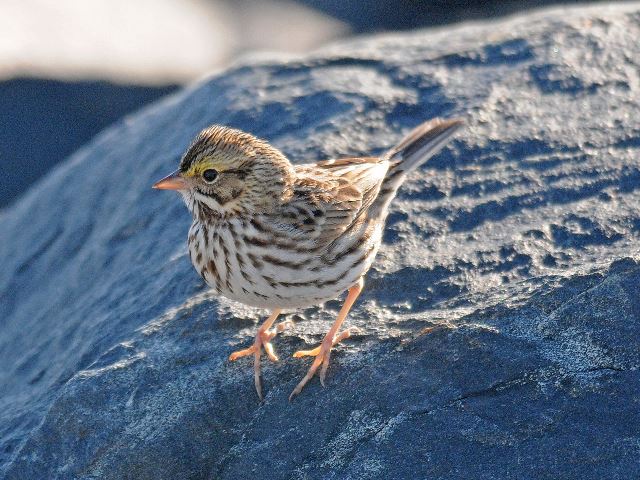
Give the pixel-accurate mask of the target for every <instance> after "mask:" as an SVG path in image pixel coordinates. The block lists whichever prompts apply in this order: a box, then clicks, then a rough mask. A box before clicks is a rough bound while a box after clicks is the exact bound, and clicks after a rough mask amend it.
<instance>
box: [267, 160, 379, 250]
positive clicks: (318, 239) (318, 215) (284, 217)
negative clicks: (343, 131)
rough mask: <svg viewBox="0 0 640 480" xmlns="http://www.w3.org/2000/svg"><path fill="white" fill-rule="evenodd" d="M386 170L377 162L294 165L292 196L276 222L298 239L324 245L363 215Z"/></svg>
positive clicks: (339, 161) (375, 193)
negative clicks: (294, 178) (295, 175)
mask: <svg viewBox="0 0 640 480" xmlns="http://www.w3.org/2000/svg"><path fill="white" fill-rule="evenodd" d="M388 168H389V164H388V162H387V161H386V160H380V159H379V158H344V159H339V160H327V161H323V162H318V163H315V164H307V165H297V166H296V167H295V169H296V174H297V180H296V182H295V185H294V191H293V195H292V197H291V199H290V201H289V202H287V203H286V204H285V205H283V206H282V209H281V210H280V211H279V215H278V216H279V218H280V222H282V224H283V227H284V228H287V230H289V232H290V233H291V234H293V235H294V236H297V237H299V238H300V239H304V240H307V241H309V240H312V241H314V242H315V243H316V245H317V244H318V243H320V244H325V245H328V244H329V243H331V242H332V241H334V240H335V239H336V238H338V237H339V236H340V235H341V234H342V233H344V232H345V231H346V230H347V229H348V228H349V227H350V226H351V225H352V224H353V223H354V222H357V221H358V219H359V218H362V217H361V214H363V213H366V210H367V208H368V207H369V206H370V205H371V203H372V202H373V201H374V200H375V198H376V196H377V195H378V192H379V190H380V185H381V183H382V180H383V179H384V176H385V174H386V172H387V170H388Z"/></svg>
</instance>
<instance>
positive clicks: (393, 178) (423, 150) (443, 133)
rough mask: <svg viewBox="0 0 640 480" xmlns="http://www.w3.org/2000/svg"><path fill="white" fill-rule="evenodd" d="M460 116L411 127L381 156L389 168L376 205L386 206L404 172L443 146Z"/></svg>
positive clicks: (421, 162)
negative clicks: (406, 133)
mask: <svg viewBox="0 0 640 480" xmlns="http://www.w3.org/2000/svg"><path fill="white" fill-rule="evenodd" d="M463 123H464V122H463V121H462V120H461V119H459V118H454V119H451V120H445V119H442V118H434V119H433V120H429V121H428V122H425V123H423V124H421V125H418V126H417V127H416V128H414V129H413V130H412V131H411V132H410V133H409V135H407V136H406V137H404V138H403V139H402V141H401V142H400V143H399V144H398V145H396V146H395V147H393V148H392V149H391V150H389V151H388V152H387V153H386V154H385V155H384V156H383V157H382V158H383V159H385V160H388V161H389V162H390V164H391V165H390V167H389V170H388V171H387V175H386V176H385V179H384V180H383V181H382V185H381V186H380V192H379V193H378V197H377V198H376V204H377V207H378V208H380V209H381V210H385V209H386V206H387V205H388V203H389V202H390V201H391V199H392V198H393V197H394V196H395V195H396V192H397V191H398V188H399V187H400V185H402V182H404V179H405V178H406V176H407V174H408V173H410V172H411V171H413V170H415V169H416V168H418V167H419V166H420V165H422V164H423V163H424V162H426V161H427V160H428V159H429V158H431V157H432V156H433V155H435V154H436V153H438V152H439V151H440V150H441V149H442V147H444V146H445V145H446V144H447V143H448V142H449V140H451V138H452V137H453V135H454V134H455V133H456V132H457V131H458V129H459V128H460V127H462V125H463Z"/></svg>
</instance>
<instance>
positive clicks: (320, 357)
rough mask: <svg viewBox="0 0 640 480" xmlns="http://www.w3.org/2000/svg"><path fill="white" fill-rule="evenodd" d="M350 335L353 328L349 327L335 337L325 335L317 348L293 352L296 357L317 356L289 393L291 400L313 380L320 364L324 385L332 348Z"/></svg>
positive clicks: (322, 383)
mask: <svg viewBox="0 0 640 480" xmlns="http://www.w3.org/2000/svg"><path fill="white" fill-rule="evenodd" d="M350 336H351V330H349V329H347V330H345V331H343V332H342V333H340V334H339V335H336V336H335V337H334V338H330V337H329V335H327V336H326V337H324V340H322V343H321V344H320V345H319V346H317V347H316V348H313V349H311V350H298V351H297V352H295V353H294V354H293V356H294V357H295V358H301V357H316V358H315V359H314V360H313V363H312V364H311V367H309V371H307V374H306V375H305V376H304V378H303V379H302V380H300V383H298V385H297V386H296V388H295V389H294V390H293V392H291V395H289V401H291V400H292V399H293V397H295V396H296V395H298V394H299V393H300V392H301V391H302V389H303V388H304V386H305V385H306V384H307V382H308V381H309V380H311V379H312V378H313V376H314V375H315V374H316V371H317V370H318V368H319V367H320V365H322V368H321V369H320V384H321V385H322V386H323V387H324V379H325V377H326V375H327V368H329V360H330V358H331V348H333V346H334V345H336V344H337V343H340V342H341V341H342V340H344V339H346V338H349V337H350Z"/></svg>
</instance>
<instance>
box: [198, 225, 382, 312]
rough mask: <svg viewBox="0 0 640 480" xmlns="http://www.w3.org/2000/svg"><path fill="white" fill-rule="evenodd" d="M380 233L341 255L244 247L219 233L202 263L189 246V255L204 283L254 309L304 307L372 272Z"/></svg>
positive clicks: (378, 230) (333, 295) (229, 235)
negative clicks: (368, 271) (306, 253)
mask: <svg viewBox="0 0 640 480" xmlns="http://www.w3.org/2000/svg"><path fill="white" fill-rule="evenodd" d="M381 234H382V228H381V226H380V227H375V228H374V232H373V234H370V235H368V236H367V238H366V240H363V241H362V242H361V243H360V244H357V248H350V249H348V250H347V251H343V252H342V253H343V254H342V255H328V254H327V252H322V251H320V252H313V253H309V254H308V255H306V256H305V255H303V254H300V253H299V252H298V253H295V254H294V253H291V252H286V251H283V250H281V249H280V250H279V249H277V248H274V247H271V246H264V247H263V248H260V249H257V248H251V247H250V246H249V247H247V245H244V244H242V243H241V242H238V241H237V239H236V238H234V235H233V233H231V232H225V231H219V232H218V238H210V239H209V241H208V242H207V243H208V245H209V247H213V248H209V249H207V251H206V252H207V254H206V255H204V256H203V257H202V258H201V259H200V261H198V255H197V253H196V252H195V251H193V250H194V249H193V247H194V246H195V242H192V241H190V255H191V259H192V262H193V264H194V267H195V268H196V270H197V271H198V272H199V273H200V275H201V276H202V277H203V278H204V280H205V281H206V282H207V284H208V285H209V286H210V287H211V288H213V289H214V290H215V291H216V292H218V293H219V294H221V295H223V296H225V297H227V298H229V299H231V300H234V301H237V302H239V303H242V304H245V305H249V306H253V307H258V308H268V309H274V308H283V309H291V308H302V307H308V306H311V305H317V304H320V303H324V302H326V301H328V300H331V299H334V298H336V297H337V296H339V295H340V294H341V293H342V292H344V291H345V290H347V289H348V288H350V287H351V286H353V285H354V284H355V283H356V282H357V280H358V279H359V278H360V277H361V276H363V275H364V274H365V273H366V272H367V270H369V268H370V267H371V264H372V263H373V260H374V258H375V255H376V253H377V250H378V248H379V246H380V241H381V236H382V235H381ZM214 237H215V236H214ZM344 241H345V242H346V244H348V243H349V242H348V239H345V240H344ZM201 243H202V242H201Z"/></svg>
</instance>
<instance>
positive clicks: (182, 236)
mask: <svg viewBox="0 0 640 480" xmlns="http://www.w3.org/2000/svg"><path fill="white" fill-rule="evenodd" d="M637 8H640V7H638V6H637V5H633V4H626V5H624V6H615V5H614V6H610V7H606V8H605V7H599V8H595V9H594V8H591V9H584V8H581V9H575V10H564V11H558V10H554V11H547V12H542V13H538V14H535V15H532V16H527V17H518V18H514V19H510V20H507V21H504V22H500V23H493V24H484V25H476V26H470V25H464V26H461V27H457V28H451V29H444V30H440V31H437V32H432V33H411V34H406V35H402V36H392V37H374V38H369V39H363V40H359V41H357V42H353V43H347V44H341V45H336V46H333V47H331V48H329V49H325V50H323V51H319V52H317V53H316V54H315V55H314V56H312V57H306V58H303V59H296V60H290V61H286V62H280V61H274V62H272V63H259V64H251V65H246V66H241V67H237V68H234V69H232V70H230V71H227V72H226V73H223V74H221V75H219V76H217V77H213V78H210V79H208V80H206V81H203V82H202V83H200V84H198V85H194V86H193V87H191V88H189V89H187V90H184V91H182V92H181V93H179V94H177V95H175V96H173V97H170V98H169V99H167V100H165V101H163V102H161V103H160V104H157V105H156V106H154V107H152V108H150V109H147V110H145V111H143V112H141V113H139V114H138V115H135V116H132V117H130V118H128V119H126V120H125V121H123V122H121V123H119V124H117V125H115V126H114V127H113V128H111V129H109V130H107V131H105V132H104V133H103V134H101V135H100V136H98V137H97V138H96V139H95V140H94V141H92V142H91V143H90V144H88V145H86V146H85V147H84V148H83V149H81V150H80V151H78V152H77V153H76V154H75V155H73V156H72V157H71V158H70V159H69V160H68V161H67V162H66V163H64V164H63V165H62V166H60V167H59V168H57V169H55V170H54V171H53V173H51V174H49V175H48V176H47V178H46V179H45V180H44V181H42V182H41V183H39V184H38V185H36V187H35V188H33V189H32V190H31V191H30V192H29V193H28V194H27V195H26V196H25V197H24V198H23V199H22V200H21V201H20V202H18V203H17V204H16V205H15V206H13V207H12V208H11V209H10V210H8V211H7V212H6V213H5V214H4V215H3V216H2V217H1V218H0V220H1V221H2V229H0V264H1V265H2V267H3V268H2V269H0V302H1V303H0V304H1V306H2V309H1V311H0V365H2V368H1V369H0V382H1V383H0V385H1V388H0V462H1V464H2V467H1V468H2V469H1V470H0V472H1V475H2V476H3V477H4V478H7V479H25V478H34V479H35V478H65V479H66V478H100V479H112V478H113V479H121V478H136V479H141V478H144V479H146V478H153V479H160V478H167V479H174V478H216V479H235V478H246V477H254V478H274V479H289V478H300V479H303V478H313V479H315V478H336V479H338V478H358V479H359V478H363V479H364V478H373V479H378V478H379V479H388V478H434V479H435V478H441V479H445V478H446V479H452V478H456V479H458V478H459V479H469V478H474V479H504V478H519V479H521V478H536V479H557V478H572V479H573V478H575V479H602V478H607V479H627V478H633V477H636V476H639V475H640V467H639V464H638V455H639V453H640V452H639V447H638V445H640V403H639V402H640V400H639V398H640V396H639V395H638V393H639V392H640V375H639V372H638V364H639V363H640V362H639V358H640V343H639V341H638V338H640V299H639V296H638V281H639V280H640V264H639V263H638V261H637V258H638V249H637V244H638V237H639V230H640V160H639V152H638V149H639V148H640V127H639V123H638V118H640V107H638V93H639V89H640V81H639V80H638V71H639V69H640V44H639V43H638V41H637V39H638V38H639V36H640V13H638V11H636V9H637ZM435 116H446V117H452V116H463V117H465V118H466V119H467V122H468V124H467V127H466V129H465V130H464V131H463V132H462V133H461V134H460V135H459V136H458V137H457V139H456V140H455V141H454V142H452V143H451V145H450V147H449V148H447V149H445V150H444V151H443V152H442V153H441V154H439V155H438V156H437V157H435V158H433V159H432V160H431V161H429V162H428V163H427V164H426V165H425V166H424V167H423V168H422V169H421V170H420V171H419V172H417V173H416V174H414V175H413V176H412V177H411V178H410V179H409V181H408V182H407V183H406V185H405V188H404V189H403V190H402V191H401V193H400V196H399V198H398V199H397V201H395V202H394V203H393V205H392V212H391V215H390V217H389V222H388V227H387V230H386V234H385V244H384V247H383V248H382V250H381V252H380V254H379V258H378V261H377V263H376V265H375V267H374V268H373V269H372V270H371V271H370V273H369V275H368V276H367V280H366V282H367V288H366V290H365V292H364V293H363V295H362V297H361V299H360V300H359V302H358V304H357V306H356V308H355V309H354V311H353V314H352V315H351V317H350V319H349V321H348V324H349V325H351V326H356V327H358V328H359V333H358V334H356V335H354V337H352V339H350V340H348V341H347V342H345V343H344V344H343V345H341V346H340V347H338V348H337V349H336V352H335V353H334V355H333V356H332V365H331V368H330V370H329V377H328V386H327V388H324V389H323V388H321V387H320V385H319V384H318V382H317V380H314V381H313V382H311V384H310V385H309V386H308V387H307V388H306V389H305V390H304V391H303V393H302V395H300V396H299V397H297V398H296V399H295V401H294V402H293V403H289V402H288V401H287V397H288V394H289V392H290V391H291V390H292V389H293V387H294V386H295V384H296V382H297V381H298V380H299V378H300V377H301V376H302V375H303V374H304V372H305V371H306V369H307V367H308V360H307V361H300V360H294V359H292V358H291V353H292V352H294V351H295V350H297V349H300V348H304V347H309V346H311V345H313V344H315V343H317V342H318V341H319V340H320V339H321V337H322V335H323V334H324V332H326V330H327V329H328V328H329V325H330V322H331V320H332V318H333V316H334V315H335V314H336V312H337V310H338V308H339V305H340V303H339V301H334V302H329V303H328V304H326V305H325V307H324V308H312V309H309V310H306V311H300V312H295V313H291V314H288V315H287V316H285V317H284V318H285V319H289V320H292V321H293V322H295V327H294V328H292V329H289V330H287V331H286V332H284V333H283V334H281V335H280V336H278V338H277V339H276V340H275V345H276V349H277V351H278V353H279V354H280V356H281V361H280V362H279V363H278V364H267V365H265V367H264V383H265V393H266V398H265V402H264V403H263V404H259V403H258V401H257V398H256V395H255V392H254V390H253V381H252V371H251V364H250V362H249V361H248V360H241V361H239V362H236V363H234V364H230V363H228V361H227V356H228V354H229V353H230V352H231V351H232V350H234V349H237V348H240V347H244V346H246V345H248V344H249V343H250V342H251V341H252V335H253V333H254V331H255V327H256V323H257V322H258V320H259V319H260V318H261V316H262V314H263V312H255V311H252V310H249V309H245V308H243V307H240V306H238V305H235V304H231V303H230V302H227V301H224V300H221V299H217V298H215V297H214V296H213V295H211V294H210V293H208V292H207V289H206V288H205V285H204V284H203V283H202V281H201V280H200V279H199V277H198V275H197V274H196V273H195V271H194V270H193V269H192V267H191V265H190V263H189V260H188V257H187V254H186V234H187V229H188V226H189V223H190V219H189V216H188V214H187V212H186V209H185V207H184V206H183V205H182V204H181V202H180V200H179V199H178V198H177V196H175V195H171V194H168V193H166V192H157V191H153V190H151V189H150V185H151V183H152V182H153V181H154V180H156V179H158V178H159V177H160V176H162V175H163V174H165V173H167V172H168V171H170V170H171V169H172V168H174V167H175V165H176V164H177V162H178V159H179V157H180V154H181V153H182V151H183V150H184V149H185V147H186V146H187V145H188V144H189V142H190V140H191V139H192V137H193V136H194V135H195V134H196V133H197V132H198V131H199V130H200V129H201V128H203V127H205V126H207V125H209V124H210V123H214V122H215V123H222V124H228V125H232V126H234V127H238V128H242V129H245V130H248V131H251V132H253V133H255V134H256V135H258V136H261V137H264V138H267V139H268V140H270V141H272V142H273V143H274V144H275V145H277V146H278V147H280V148H281V149H282V150H283V151H284V152H286V154H287V155H289V156H290V158H292V159H293V160H294V161H298V162H299V161H304V160H315V159H320V158H326V157H332V156H335V155H358V154H365V153H371V152H381V151H383V150H384V149H385V148H387V147H389V146H390V145H392V144H393V143H394V142H395V141H397V140H398V139H399V138H400V136H401V135H402V133H403V132H405V131H407V130H408V129H409V128H410V127H412V126H414V125H416V124H417V123H419V122H420V121H422V120H424V119H426V118H430V117H435Z"/></svg>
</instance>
